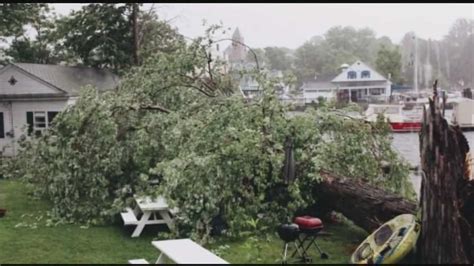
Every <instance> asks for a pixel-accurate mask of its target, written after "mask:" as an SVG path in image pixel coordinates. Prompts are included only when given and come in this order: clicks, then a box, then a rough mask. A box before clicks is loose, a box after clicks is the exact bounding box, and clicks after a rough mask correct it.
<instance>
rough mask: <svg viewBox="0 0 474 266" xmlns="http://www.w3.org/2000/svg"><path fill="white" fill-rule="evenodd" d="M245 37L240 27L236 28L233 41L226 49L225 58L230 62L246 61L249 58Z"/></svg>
mask: <svg viewBox="0 0 474 266" xmlns="http://www.w3.org/2000/svg"><path fill="white" fill-rule="evenodd" d="M242 44H245V40H244V37H242V35H241V34H240V31H239V28H236V29H235V31H234V34H232V43H231V45H229V47H227V49H225V50H224V59H225V60H227V61H228V62H229V63H231V64H233V63H244V62H245V59H246V58H247V48H246V47H245V46H244V45H242Z"/></svg>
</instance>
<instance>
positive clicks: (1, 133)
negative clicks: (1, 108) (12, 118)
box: [0, 112, 5, 139]
mask: <svg viewBox="0 0 474 266" xmlns="http://www.w3.org/2000/svg"><path fill="white" fill-rule="evenodd" d="M3 138H5V125H4V123H3V113H1V112H0V139H3Z"/></svg>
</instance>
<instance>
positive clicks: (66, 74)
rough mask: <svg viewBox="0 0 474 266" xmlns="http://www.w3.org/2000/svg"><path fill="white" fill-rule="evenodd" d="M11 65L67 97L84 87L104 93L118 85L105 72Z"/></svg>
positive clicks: (113, 75) (82, 68)
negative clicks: (62, 92) (65, 94)
mask: <svg viewBox="0 0 474 266" xmlns="http://www.w3.org/2000/svg"><path fill="white" fill-rule="evenodd" d="M12 65H14V66H16V67H18V68H20V69H22V70H24V71H26V72H28V73H30V74H31V75H33V76H36V77H37V78H39V79H41V80H43V81H45V82H47V83H49V84H51V85H52V86H54V87H56V88H58V89H60V90H62V91H65V92H66V93H67V94H68V95H69V96H76V95H78V94H79V90H80V88H81V87H84V86H86V85H92V86H94V87H96V88H97V89H98V90H99V91H105V90H108V89H113V88H115V87H116V86H117V85H118V84H119V78H118V76H116V75H115V74H113V73H112V72H110V71H107V70H100V69H94V68H89V67H70V66H61V65H47V64H30V63H14V64H12Z"/></svg>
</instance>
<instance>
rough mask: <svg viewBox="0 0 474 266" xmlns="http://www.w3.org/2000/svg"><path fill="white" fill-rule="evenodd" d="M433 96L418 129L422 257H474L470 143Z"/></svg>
mask: <svg viewBox="0 0 474 266" xmlns="http://www.w3.org/2000/svg"><path fill="white" fill-rule="evenodd" d="M436 85H437V82H435V83H434V85H433V89H434V96H433V99H430V100H429V109H428V110H424V112H423V124H422V129H421V132H420V155H421V167H422V183H421V199H420V209H421V215H422V220H421V235H420V238H419V240H418V243H417V244H418V251H419V256H420V259H421V262H423V263H436V264H440V263H442V264H445V263H469V264H472V263H474V246H473V243H474V237H473V228H474V180H472V178H471V175H472V172H471V170H470V155H469V145H468V142H467V140H466V138H465V137H464V135H463V133H462V131H461V130H460V128H459V127H454V126H451V125H448V122H447V121H446V120H445V119H444V118H443V115H442V113H443V111H442V110H441V108H440V106H441V105H440V99H439V97H438V95H437V92H436Z"/></svg>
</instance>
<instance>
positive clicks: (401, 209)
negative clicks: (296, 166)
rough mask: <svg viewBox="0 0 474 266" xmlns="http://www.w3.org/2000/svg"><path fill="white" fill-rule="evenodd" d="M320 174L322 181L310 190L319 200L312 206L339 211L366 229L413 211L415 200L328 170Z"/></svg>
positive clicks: (376, 226) (373, 228)
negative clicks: (412, 200)
mask: <svg viewBox="0 0 474 266" xmlns="http://www.w3.org/2000/svg"><path fill="white" fill-rule="evenodd" d="M321 175H322V177H323V180H322V182H321V183H319V184H318V185H317V186H315V188H314V193H316V195H317V196H318V198H321V199H322V200H321V201H319V205H320V206H316V208H317V209H320V208H323V209H326V210H329V209H332V210H335V211H337V212H340V213H342V214H344V216H346V217H347V218H348V219H350V220H351V221H353V222H354V223H355V224H356V225H358V226H359V227H361V228H362V229H364V230H366V231H367V232H372V231H374V230H375V229H377V228H378V227H380V226H381V225H382V224H384V223H385V222H387V221H388V220H390V219H392V218H394V217H395V216H398V215H400V214H404V213H411V214H414V213H415V212H416V203H414V202H411V201H408V200H406V199H404V198H403V197H400V196H398V195H395V194H393V193H390V192H387V191H385V190H383V189H381V188H378V187H376V186H373V185H370V184H369V183H367V182H364V181H362V180H359V179H354V178H347V177H341V176H337V175H334V174H332V173H328V172H322V173H321ZM321 204H323V206H321Z"/></svg>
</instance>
